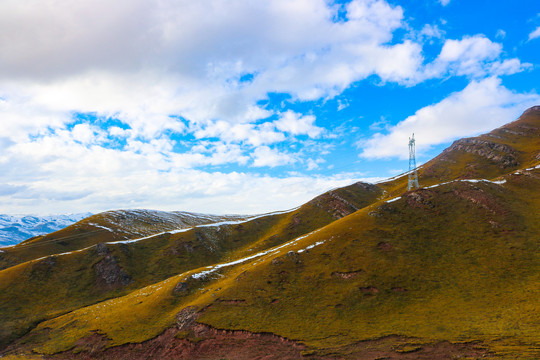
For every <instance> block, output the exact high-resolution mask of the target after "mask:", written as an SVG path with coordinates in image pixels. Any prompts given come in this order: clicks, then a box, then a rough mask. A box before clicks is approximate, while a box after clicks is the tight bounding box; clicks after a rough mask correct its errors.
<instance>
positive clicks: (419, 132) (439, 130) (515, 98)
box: [359, 77, 540, 159]
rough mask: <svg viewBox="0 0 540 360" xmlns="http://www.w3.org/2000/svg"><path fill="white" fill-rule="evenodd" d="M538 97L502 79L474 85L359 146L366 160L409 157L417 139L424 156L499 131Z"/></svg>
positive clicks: (484, 81) (472, 83)
mask: <svg viewBox="0 0 540 360" xmlns="http://www.w3.org/2000/svg"><path fill="white" fill-rule="evenodd" d="M539 102H540V96H539V95H538V94H518V93H515V92H512V91H510V90H508V89H507V88H505V87H504V86H503V85H502V84H501V81H500V79H498V78H494V77H492V78H488V79H485V80H481V81H472V82H471V83H470V84H469V85H468V86H467V87H466V88H465V89H463V90H462V91H459V92H456V93H453V94H451V95H450V96H448V97H447V98H446V99H444V100H442V101H441V102H439V103H437V104H434V105H429V106H426V107H424V108H422V109H420V110H418V111H417V112H416V113H415V114H414V115H412V116H409V117H408V118H407V119H405V120H403V121H401V122H400V123H398V124H397V125H395V126H393V127H390V128H389V129H388V133H377V134H375V135H374V136H373V137H371V138H370V139H368V140H367V141H364V142H362V143H360V144H359V146H360V147H361V148H362V153H361V156H362V157H364V158H386V157H399V158H402V159H405V158H407V157H408V150H407V146H408V145H407V144H408V138H409V137H410V136H411V134H412V133H414V134H415V136H416V144H417V150H418V151H419V152H420V153H421V152H422V151H424V150H426V149H428V148H429V147H430V146H433V145H437V144H442V143H446V142H449V141H451V140H454V139H456V138H460V137H464V136H472V135H477V134H479V133H482V132H487V131H489V130H492V129H494V128H496V127H499V126H501V125H503V124H505V123H507V122H509V121H511V120H514V119H515V118H517V116H518V115H520V113H521V112H522V111H523V109H526V108H528V107H530V106H533V105H535V104H538V103H539Z"/></svg>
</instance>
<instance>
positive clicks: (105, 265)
mask: <svg viewBox="0 0 540 360" xmlns="http://www.w3.org/2000/svg"><path fill="white" fill-rule="evenodd" d="M94 270H95V272H96V275H97V283H98V285H99V286H100V287H102V288H105V289H114V288H119V287H122V286H126V285H127V284H129V283H130V282H131V277H130V276H129V275H128V274H126V272H125V271H124V270H123V269H122V268H121V267H120V266H119V265H118V263H117V262H116V259H115V257H114V256H113V255H112V254H107V255H106V256H105V257H104V258H103V259H101V260H100V261H99V262H98V263H97V264H96V265H94Z"/></svg>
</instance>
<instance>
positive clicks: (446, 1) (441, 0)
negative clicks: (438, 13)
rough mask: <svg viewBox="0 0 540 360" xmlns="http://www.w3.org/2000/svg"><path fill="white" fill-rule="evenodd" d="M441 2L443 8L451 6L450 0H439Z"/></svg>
mask: <svg viewBox="0 0 540 360" xmlns="http://www.w3.org/2000/svg"><path fill="white" fill-rule="evenodd" d="M439 2H440V3H441V5H442V6H446V5H448V4H450V0H439Z"/></svg>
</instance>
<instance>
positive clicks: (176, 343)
mask: <svg viewBox="0 0 540 360" xmlns="http://www.w3.org/2000/svg"><path fill="white" fill-rule="evenodd" d="M100 337H102V336H101V335H98V334H94V335H92V336H90V337H88V338H85V339H82V340H81V341H79V343H78V350H77V351H76V352H74V351H68V352H65V353H61V354H56V355H54V356H52V357H48V359H81V360H90V359H100V360H101V359H103V360H106V359H115V360H132V359H163V360H168V359H176V360H184V359H186V360H187V359H189V360H221V359H235V360H248V359H249V360H251V359H259V360H284V359H310V360H352V359H356V360H375V359H380V360H382V359H386V360H416V359H419V360H451V359H460V358H474V359H477V358H490V357H491V354H490V353H489V351H487V350H486V349H485V348H484V347H483V346H482V345H481V344H477V343H457V344H454V343H450V342H448V341H442V342H437V343H427V344H425V343H422V342H421V341H419V339H409V338H404V337H399V336H388V337H385V338H381V339H377V340H367V341H361V342H358V343H356V344H353V345H349V346H346V347H343V348H332V349H324V350H309V349H308V348H306V347H305V346H304V345H301V344H299V343H297V342H294V341H291V340H288V339H285V338H282V337H280V336H277V335H273V334H256V333H251V332H248V331H230V330H217V329H214V328H211V327H209V326H207V325H203V324H197V325H195V327H194V328H193V329H192V332H189V333H188V332H185V331H178V329H176V328H170V329H168V330H166V331H165V332H164V333H163V334H161V335H159V336H158V337H156V338H154V339H152V340H149V341H146V342H144V343H140V344H126V345H122V346H118V347H113V348H109V349H104V347H103V346H104V345H105V344H106V342H107V340H106V339H105V338H104V337H102V338H101V339H100Z"/></svg>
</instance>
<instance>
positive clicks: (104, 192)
mask: <svg viewBox="0 0 540 360" xmlns="http://www.w3.org/2000/svg"><path fill="white" fill-rule="evenodd" d="M444 2H446V3H448V1H444ZM343 6H344V9H345V11H346V19H347V20H346V21H338V22H335V21H334V20H333V19H335V16H336V14H337V11H338V6H337V5H335V4H331V3H330V2H328V1H326V0H272V1H250V2H246V1H244V0H230V1H227V2H223V1H222V0H200V1H191V0H179V1H176V0H162V1H153V0H117V1H113V2H111V1H108V0H88V1H69V0H58V1H54V2H50V1H42V0H27V1H19V0H3V1H0V33H1V34H2V36H1V37H0V54H2V56H0V119H1V121H0V170H1V171H0V183H4V184H10V186H15V187H17V186H19V188H20V189H22V188H27V189H29V190H28V191H27V192H26V193H25V196H26V200H24V199H15V198H1V199H0V201H1V202H2V204H3V205H5V208H6V209H8V208H9V209H12V210H13V211H19V210H21V209H24V207H25V206H26V207H27V208H32V209H33V208H34V206H35V203H36V199H43V200H47V199H48V197H47V196H50V198H53V197H54V198H56V199H59V198H62V195H61V193H62V192H63V191H65V193H66V194H67V195H66V196H65V197H64V198H65V199H67V198H71V199H72V200H71V201H72V202H70V205H69V206H71V207H72V209H73V210H74V211H80V210H81V209H84V210H86V209H87V208H90V207H91V208H92V209H93V210H95V209H104V208H107V207H108V205H106V203H115V204H122V206H131V205H133V206H150V207H152V206H155V207H158V206H159V207H162V206H161V205H163V206H171V208H176V209H178V208H189V209H193V206H195V205H193V204H191V203H190V202H189V201H188V200H185V199H193V197H194V196H196V195H201V197H203V198H204V196H210V194H211V195H215V196H216V199H215V200H214V202H215V203H217V202H218V201H219V199H228V201H229V200H230V199H233V198H234V199H236V198H238V199H239V200H238V201H240V199H242V198H243V195H242V194H241V191H244V192H245V193H246V194H249V195H250V196H253V195H254V194H257V191H261V194H266V193H267V192H264V191H263V190H264V186H267V187H268V188H269V189H273V190H275V191H285V190H286V189H287V186H289V185H290V184H293V185H290V186H292V187H297V186H298V184H299V183H300V181H305V184H304V186H303V191H305V188H306V187H309V186H311V185H310V184H319V185H313V188H312V189H313V191H314V192H318V191H320V190H321V189H323V188H326V186H327V185H328V187H332V186H337V183H335V182H332V181H331V180H328V179H327V180H324V181H322V180H321V182H318V181H319V180H314V179H311V178H297V179H296V180H290V181H291V182H290V183H289V182H288V180H285V179H281V180H279V179H276V178H271V177H268V178H266V177H258V176H256V175H248V174H235V173H231V174H220V173H216V174H210V173H207V172H202V171H196V170H193V168H196V167H200V166H220V165H224V164H238V165H248V164H249V165H252V166H253V167H277V166H281V165H286V164H292V163H296V162H302V163H305V164H307V167H308V168H312V169H314V168H315V167H316V166H317V161H315V162H313V161H310V160H309V159H308V158H309V157H310V156H312V154H307V151H304V150H303V149H305V146H306V145H305V144H301V145H302V146H300V145H299V146H297V147H296V148H295V147H294V145H295V142H296V141H297V139H296V137H298V136H307V137H309V138H310V139H317V138H320V137H322V135H323V134H324V133H325V132H326V133H327V137H328V138H330V134H328V131H327V130H326V129H324V128H322V127H320V126H321V124H318V125H317V124H316V122H317V119H316V118H315V116H313V115H306V114H301V113H296V112H292V111H285V110H280V109H277V110H268V109H265V108H264V106H263V105H261V104H262V103H264V102H265V101H266V100H268V96H269V95H268V94H269V93H274V92H275V93H284V94H288V95H290V102H301V101H304V100H319V99H323V100H326V99H329V98H332V97H334V96H336V95H339V94H341V93H342V92H343V91H344V90H345V89H347V88H348V87H350V86H351V84H353V83H355V82H357V81H360V80H363V79H366V78H370V77H373V76H374V77H378V78H379V79H380V82H382V83H385V82H394V83H397V84H399V85H406V86H410V85H415V84H417V83H419V82H421V81H424V80H426V79H427V78H433V77H445V76H449V75H450V76H453V75H464V76H470V77H472V78H478V77H481V76H488V75H493V74H496V75H503V74H510V73H514V72H517V71H521V70H523V68H524V67H525V66H524V65H523V64H521V63H520V61H519V60H518V59H503V58H502V57H503V55H502V54H503V53H502V46H501V45H500V44H497V43H493V42H491V41H490V40H489V39H487V38H485V37H483V36H480V35H477V36H474V37H465V38H463V39H461V40H447V41H446V43H445V44H444V46H443V47H442V51H441V54H440V55H439V58H438V59H437V60H435V62H434V63H433V64H427V65H426V64H425V59H424V57H423V41H424V39H426V38H430V39H434V38H442V37H443V35H444V33H443V32H442V31H441V30H440V29H439V28H438V27H436V26H425V27H424V28H423V29H422V30H421V31H420V35H419V36H418V38H412V39H411V36H404V39H405V40H403V41H401V40H396V38H395V37H394V35H395V33H396V31H397V30H405V31H406V32H407V31H412V30H411V29H409V28H408V25H407V24H406V23H405V20H404V11H403V9H402V8H401V7H400V6H395V5H391V4H390V3H388V2H386V1H384V0H352V1H351V2H349V3H347V4H346V5H343ZM245 76H247V77H248V78H250V79H249V81H241V79H242V78H243V77H245ZM478 83H479V84H480V82H478ZM499 87H500V86H499ZM347 105H348V103H347V102H346V101H344V102H342V103H340V105H339V109H343V107H344V106H347ZM77 113H91V114H93V115H95V116H96V117H97V119H98V120H97V121H95V124H89V123H86V122H83V123H82V124H77V125H73V123H75V119H74V114H77ZM108 118H112V119H115V121H114V125H103V123H100V121H102V120H103V121H104V120H107V119H108ZM276 119H277V120H276ZM77 123H78V122H77ZM120 123H121V124H120ZM100 124H101V125H100ZM182 137H184V138H190V139H193V138H194V139H195V140H196V141H197V142H198V144H199V146H193V143H188V144H187V145H186V144H180V142H181V141H179V140H178V139H179V138H182ZM285 141H288V145H289V147H288V150H287V151H288V152H283V151H281V152H280V151H278V150H277V149H283V148H285V146H281V145H285V144H282V143H283V142H285ZM107 143H112V144H113V145H114V146H109V148H108V144H107ZM109 145H110V144H109ZM178 148H182V150H178ZM295 151H296V152H295ZM302 151H304V152H302ZM324 151H328V150H327V149H325V150H324ZM324 151H321V153H320V155H324V154H325V152H324ZM30 179H32V180H30ZM250 181H251V182H255V181H260V182H261V184H264V186H263V185H261V186H259V185H258V184H253V183H252V184H251V186H253V188H254V190H253V191H251V190H249V189H247V188H248V187H249V186H248V183H249V182H250ZM272 181H275V185H269V183H271V182H272ZM296 181H297V182H296ZM347 181H350V178H348V180H347ZM179 184H181V185H179ZM343 184H345V182H344V183H343ZM310 189H311V188H310ZM248 190H249V191H248ZM235 191H236V192H237V193H236V192H235ZM233 192H235V196H229V197H227V196H228V195H230V194H232V193H233ZM285 192H286V191H285ZM47 194H49V195H47ZM148 194H152V196H154V195H153V194H155V197H152V200H149V199H150V197H149V195H148ZM311 194H312V195H315V193H311ZM246 196H247V195H246ZM284 196H285V195H284ZM303 196H304V195H297V196H296V197H295V196H292V195H291V201H296V200H294V199H300V198H302V199H305V197H303ZM32 197H34V198H33V200H32ZM285 197H287V198H288V196H285ZM65 201H67V200H65ZM232 201H233V202H235V201H236V200H232ZM276 201H277V200H276ZM203 203H204V201H202V202H199V203H198V204H199V205H196V206H200V204H203ZM211 203H212V201H211V200H208V202H207V203H206V205H209V204H210V205H211ZM160 204H161V205H160ZM175 204H176V205H177V206H174V205H175ZM182 204H186V206H183V205H182ZM238 204H240V202H239V203H238ZM262 204H263V202H262V201H261V202H260V203H258V205H253V206H254V208H256V207H257V206H258V207H259V208H260V207H261V206H262ZM283 204H286V203H283ZM188 205H189V206H188ZM42 206H43V208H44V209H45V208H46V207H47V206H52V205H51V204H48V203H47V201H44V202H43V205H42ZM55 206H56V205H55ZM58 206H60V205H58ZM62 206H65V209H66V210H62V211H63V212H64V211H69V210H68V208H67V206H68V205H67V203H63V205H62ZM77 206H79V208H77ZM212 206H214V205H212ZM17 209H19V210H17ZM212 209H213V208H212V207H209V208H207V209H204V208H199V210H200V211H213V210H212ZM230 209H232V208H229V210H226V211H232V210H230ZM221 210H223V209H221ZM21 211H24V210H21ZM32 211H33V210H32ZM36 211H37V210H36ZM51 211H52V210H51ZM216 211H217V210H216ZM257 211H260V210H257ZM238 212H244V211H238Z"/></svg>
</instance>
